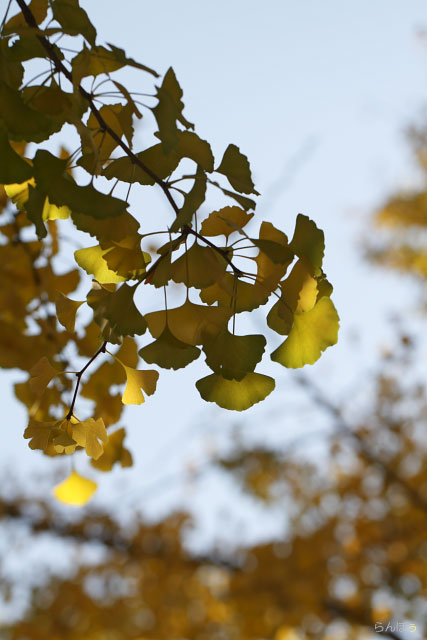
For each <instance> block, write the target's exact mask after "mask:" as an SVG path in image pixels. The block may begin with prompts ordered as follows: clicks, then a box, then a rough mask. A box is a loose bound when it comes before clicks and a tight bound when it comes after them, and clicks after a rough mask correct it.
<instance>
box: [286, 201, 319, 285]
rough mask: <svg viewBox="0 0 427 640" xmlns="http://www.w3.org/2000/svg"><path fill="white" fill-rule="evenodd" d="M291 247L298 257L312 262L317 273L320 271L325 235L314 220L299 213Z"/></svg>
mask: <svg viewBox="0 0 427 640" xmlns="http://www.w3.org/2000/svg"><path fill="white" fill-rule="evenodd" d="M289 247H290V249H291V250H292V251H293V252H294V253H295V254H296V255H297V256H298V258H306V259H307V260H309V262H310V263H311V264H312V266H313V268H314V270H315V275H318V274H319V272H320V267H321V266H322V262H323V254H324V253H325V235H324V233H323V231H322V230H321V229H319V228H318V227H317V226H316V224H315V223H314V222H313V220H310V218H308V217H307V216H304V215H302V214H301V213H299V214H298V216H297V220H296V224H295V231H294V236H293V238H292V241H291V243H290V245H289Z"/></svg>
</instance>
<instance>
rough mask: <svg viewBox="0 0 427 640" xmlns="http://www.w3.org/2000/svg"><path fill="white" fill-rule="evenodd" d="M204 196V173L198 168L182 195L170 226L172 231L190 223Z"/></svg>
mask: <svg viewBox="0 0 427 640" xmlns="http://www.w3.org/2000/svg"><path fill="white" fill-rule="evenodd" d="M205 197H206V175H205V174H204V173H203V172H201V171H200V170H199V171H198V172H197V176H196V178H195V180H194V184H193V186H192V188H191V190H190V191H189V192H188V193H187V194H186V195H185V197H184V204H183V205H182V207H181V209H180V210H179V213H178V215H177V217H176V219H175V220H174V222H173V223H172V225H171V227H170V230H171V232H172V233H174V232H177V231H179V229H181V228H182V227H184V226H185V225H187V224H190V222H191V218H192V217H193V215H194V214H195V213H196V211H197V210H198V209H199V208H200V207H201V205H202V204H203V202H204V201H205Z"/></svg>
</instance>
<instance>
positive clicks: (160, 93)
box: [152, 67, 194, 153]
mask: <svg viewBox="0 0 427 640" xmlns="http://www.w3.org/2000/svg"><path fill="white" fill-rule="evenodd" d="M156 98H157V99H158V104H157V105H156V106H155V107H154V108H153V109H152V111H153V114H154V117H155V118H156V121H157V125H158V127H159V138H160V139H161V141H162V143H163V146H164V149H165V151H166V152H167V153H168V152H169V151H170V150H171V149H173V147H174V146H175V145H176V144H177V143H178V127H177V125H176V121H177V120H178V121H179V122H180V123H181V124H182V125H183V126H184V127H185V128H186V129H194V125H192V124H191V123H190V122H188V120H186V119H185V118H184V116H183V114H182V110H183V108H184V103H183V102H182V100H181V98H182V90H181V87H180V86H179V84H178V81H177V79H176V76H175V72H174V70H173V69H172V67H171V68H170V69H168V71H167V72H166V74H165V76H164V78H163V82H162V85H161V87H157V94H156Z"/></svg>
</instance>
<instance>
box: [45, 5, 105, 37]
mask: <svg viewBox="0 0 427 640" xmlns="http://www.w3.org/2000/svg"><path fill="white" fill-rule="evenodd" d="M52 11H53V16H54V18H55V20H57V21H58V22H59V24H60V25H61V26H62V27H63V29H64V33H68V34H70V35H72V36H80V35H82V36H83V37H84V38H86V40H87V41H88V42H89V44H91V45H94V44H95V40H96V29H95V27H94V26H93V24H92V23H91V21H90V20H89V18H88V15H87V13H86V11H85V10H84V9H82V7H80V6H79V3H78V0H53V2H52Z"/></svg>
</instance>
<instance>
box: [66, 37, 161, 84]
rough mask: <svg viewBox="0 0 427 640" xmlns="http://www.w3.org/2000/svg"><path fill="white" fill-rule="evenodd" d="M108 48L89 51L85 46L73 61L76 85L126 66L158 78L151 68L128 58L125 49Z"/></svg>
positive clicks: (95, 48)
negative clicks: (81, 81)
mask: <svg viewBox="0 0 427 640" xmlns="http://www.w3.org/2000/svg"><path fill="white" fill-rule="evenodd" d="M108 46H109V47H110V49H107V48H106V47H102V46H96V47H92V48H91V49H88V48H87V47H86V45H83V49H82V50H81V51H80V52H79V53H78V54H77V55H76V56H74V58H73V59H72V61H71V65H72V74H73V82H74V84H78V83H79V82H80V80H81V79H82V78H85V77H87V76H98V75H100V74H102V73H111V72H112V71H117V70H118V69H121V68H122V67H124V66H126V65H130V66H133V67H137V68H138V69H141V70H143V71H147V72H148V73H151V74H152V75H154V76H155V77H158V73H156V72H155V71H153V70H152V69H150V68H149V67H146V66H145V65H143V64H140V63H138V62H135V60H133V59H132V58H128V57H127V56H126V54H125V52H124V50H123V49H120V48H119V47H115V46H114V45H112V44H108Z"/></svg>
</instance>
